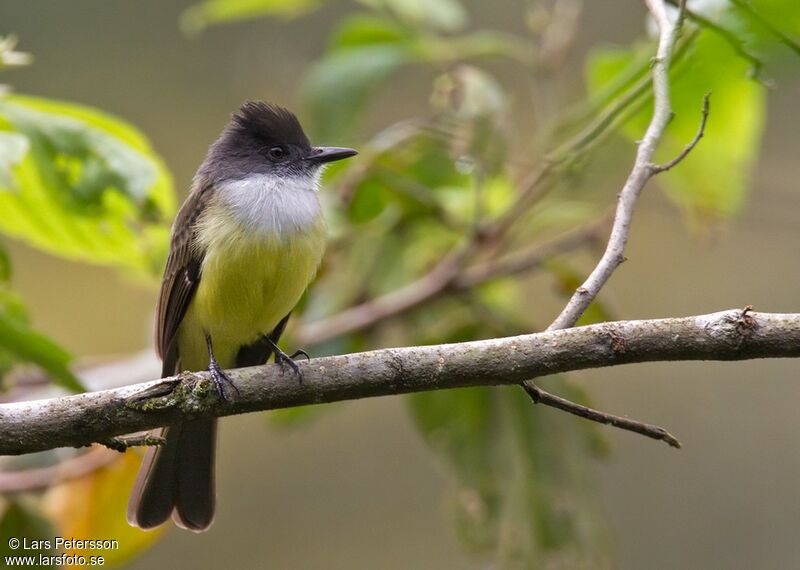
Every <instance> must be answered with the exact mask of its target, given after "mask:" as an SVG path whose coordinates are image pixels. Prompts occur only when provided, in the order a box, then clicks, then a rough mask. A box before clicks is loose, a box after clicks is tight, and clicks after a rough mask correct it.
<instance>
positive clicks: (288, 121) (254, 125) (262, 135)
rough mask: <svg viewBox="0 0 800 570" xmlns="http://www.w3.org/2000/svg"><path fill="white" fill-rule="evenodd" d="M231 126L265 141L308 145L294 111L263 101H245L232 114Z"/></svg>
mask: <svg viewBox="0 0 800 570" xmlns="http://www.w3.org/2000/svg"><path fill="white" fill-rule="evenodd" d="M231 123H232V126H234V127H235V128H236V129H237V130H239V131H240V132H241V133H242V134H248V135H250V136H251V137H253V138H255V139H258V140H261V141H264V142H265V143H287V144H295V145H299V146H304V147H308V146H310V143H309V141H308V137H307V136H306V134H305V133H304V132H303V127H301V126H300V121H298V120H297V117H295V115H294V113H292V112H291V111H289V110H288V109H284V108H283V107H279V106H278V105H272V104H270V103H264V102H263V101H247V102H246V103H245V104H244V105H242V107H241V109H239V111H237V112H236V113H234V114H233V119H232V121H231Z"/></svg>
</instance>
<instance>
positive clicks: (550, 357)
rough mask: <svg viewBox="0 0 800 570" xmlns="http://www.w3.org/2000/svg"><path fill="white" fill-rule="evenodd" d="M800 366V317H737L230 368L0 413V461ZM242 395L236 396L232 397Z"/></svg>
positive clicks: (618, 325) (625, 324) (628, 324)
mask: <svg viewBox="0 0 800 570" xmlns="http://www.w3.org/2000/svg"><path fill="white" fill-rule="evenodd" d="M773 357H800V314H770V313H752V312H748V311H741V310H733V311H724V312H720V313H713V314H710V315H701V316H694V317H684V318H671V319H655V320H643V321H618V322H612V323H605V324H600V325H592V326H587V327H576V328H571V329H568V330H562V331H549V332H544V333H538V334H530V335H523V336H516V337H507V338H500V339H491V340H481V341H474V342H465V343H459V344H446V345H433V346H418V347H408V348H395V349H384V350H376V351H372V352H363V353H357V354H349V355H343V356H331V357H326V358H317V359H314V360H311V361H310V362H301V363H299V366H300V367H301V369H302V371H303V375H304V381H303V382H302V383H299V382H297V381H296V380H295V379H294V378H293V377H291V376H288V375H287V376H284V375H282V374H281V369H280V367H278V366H275V365H266V366H257V367H252V368H242V369H237V370H231V371H229V372H228V373H229V375H230V377H231V379H232V381H233V382H234V383H235V385H236V387H237V388H238V394H236V395H235V396H234V395H233V394H231V395H230V397H229V399H228V400H227V401H223V400H220V399H219V398H218V397H217V395H216V391H215V390H214V388H213V384H212V382H211V380H210V378H209V376H208V373H206V372H202V373H190V372H184V373H182V374H179V375H178V376H174V377H170V378H164V379H161V380H155V381H153V382H148V383H144V384H137V385H133V386H126V387H123V388H117V389H113V390H105V391H102V392H90V393H85V394H79V395H76V396H66V397H62V398H53V399H49V400H38V401H31V402H19V403H14V404H3V405H0V425H2V426H3V429H2V431H0V455H20V454H23V453H32V452H35V451H43V450H47V449H53V448H56V447H66V446H73V447H74V446H85V445H89V444H90V443H92V442H97V441H108V440H110V439H111V438H114V437H117V436H120V435H123V434H126V433H133V432H139V431H143V430H148V429H152V428H155V427H160V426H165V425H170V424H175V423H181V422H186V421H191V420H194V419H198V418H201V417H217V416H228V415H234V414H242V413H246V412H254V411H260V410H272V409H276V408H286V407H292V406H300V405H305V404H319V403H324V402H334V401H340V400H352V399H357V398H366V397H375V396H388V395H394V394H403V393H409V392H419V391H425V390H438V389H444V388H459V387H465V386H490V385H501V384H519V383H521V382H522V381H524V380H526V379H530V378H537V377H540V376H547V375H550V374H556V373H561V372H568V371H572V370H584V369H588V368H596V367H603V366H616V365H620V364H628V363H634V362H653V361H671V360H744V359H752V358H773ZM232 392H234V393H235V392H237V391H232Z"/></svg>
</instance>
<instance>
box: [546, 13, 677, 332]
mask: <svg viewBox="0 0 800 570" xmlns="http://www.w3.org/2000/svg"><path fill="white" fill-rule="evenodd" d="M646 3H647V5H648V7H649V8H650V10H651V12H652V14H653V17H654V18H655V19H656V22H657V23H658V25H659V30H660V35H659V42H658V50H657V52H656V57H655V59H654V61H653V71H652V75H653V93H654V110H653V117H652V119H651V121H650V125H649V126H648V128H647V131H646V132H645V135H644V138H643V139H642V141H641V142H640V143H639V148H638V149H637V152H636V160H635V163H634V166H633V169H632V170H631V173H630V175H629V176H628V179H627V181H626V182H625V186H624V187H623V189H622V192H620V194H619V200H618V202H617V212H616V215H615V217H614V225H613V226H612V228H611V236H610V237H609V240H608V245H607V247H606V251H605V253H604V254H603V256H602V258H601V259H600V261H599V262H598V264H597V266H596V267H595V268H594V270H593V271H592V273H591V274H590V275H589V277H588V278H587V279H586V281H585V282H584V283H583V284H582V285H581V286H580V287H578V289H577V290H576V291H575V294H574V295H573V296H572V297H571V298H570V300H569V302H568V303H567V305H566V306H565V307H564V309H563V310H562V311H561V313H560V314H559V315H558V317H557V318H556V320H555V321H553V323H552V324H551V325H550V326H549V327H548V330H558V329H563V328H568V327H571V326H573V325H574V324H575V323H576V322H577V321H578V319H579V318H580V317H581V315H582V314H583V313H584V311H585V310H586V308H587V307H588V306H589V304H591V302H592V301H593V300H594V298H595V297H596V296H597V294H598V293H599V292H600V289H601V288H602V287H603V286H604V285H605V284H606V282H607V281H608V279H609V278H610V277H611V275H612V274H613V273H614V270H615V269H616V268H617V267H619V265H620V264H621V263H622V262H623V261H625V257H624V251H625V245H626V244H627V242H628V236H629V234H630V229H631V221H632V218H633V210H634V207H635V205H636V201H637V199H638V198H639V195H640V194H641V192H642V190H643V189H644V187H645V184H646V183H647V181H648V180H649V179H650V177H651V176H653V172H652V171H651V169H650V166H651V164H652V160H653V154H654V153H655V150H656V147H657V145H658V143H659V142H660V140H661V138H662V136H663V134H664V130H665V129H666V127H667V124H668V123H669V121H670V118H671V116H672V110H671V105H670V101H669V66H670V61H671V56H672V49H673V47H674V45H675V41H676V39H677V37H678V32H679V28H678V26H677V23H675V24H673V23H672V22H671V21H670V19H669V17H668V16H667V13H666V7H665V6H664V3H663V1H661V0H646ZM678 22H680V18H678Z"/></svg>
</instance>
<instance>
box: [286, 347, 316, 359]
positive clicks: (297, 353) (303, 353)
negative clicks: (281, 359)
mask: <svg viewBox="0 0 800 570" xmlns="http://www.w3.org/2000/svg"><path fill="white" fill-rule="evenodd" d="M298 356H305V358H306V362H308V361H309V360H311V357H310V356H309V355H308V353H307V352H306V351H305V350H303V349H302V348H299V349H297V350H295V351H294V352H293V353H292V355H291V356H290V357H289V358H291V359H292V360H294V359H295V358H297V357H298Z"/></svg>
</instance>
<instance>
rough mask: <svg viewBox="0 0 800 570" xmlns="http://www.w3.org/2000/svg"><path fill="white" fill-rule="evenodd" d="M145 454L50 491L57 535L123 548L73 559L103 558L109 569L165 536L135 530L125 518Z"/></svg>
mask: <svg viewBox="0 0 800 570" xmlns="http://www.w3.org/2000/svg"><path fill="white" fill-rule="evenodd" d="M141 458H142V454H141V453H137V452H134V451H131V452H129V453H125V454H124V455H120V456H119V458H117V459H115V460H114V461H112V462H111V463H109V464H107V465H105V466H103V467H101V468H99V469H96V470H95V471H93V472H92V473H90V474H89V475H87V476H85V477H80V478H77V479H72V480H69V481H66V482H64V483H60V484H58V485H55V486H53V487H51V488H50V489H48V491H47V493H46V494H45V496H44V512H45V513H46V514H47V516H48V518H49V519H50V520H51V521H53V522H54V524H55V527H56V530H57V532H56V533H55V534H54V535H51V536H63V537H69V538H74V539H78V540H89V539H100V540H107V539H114V540H117V541H118V544H119V548H116V549H104V550H102V551H101V552H98V551H97V550H85V549H73V550H69V551H67V552H66V554H68V555H72V556H84V557H86V558H87V559H88V558H89V557H90V556H93V555H94V556H96V555H97V554H102V556H103V557H104V558H105V564H106V565H109V566H111V565H118V564H120V563H122V562H124V561H126V560H128V559H130V558H131V557H133V556H135V555H136V554H138V553H139V552H141V551H143V550H146V549H147V548H149V547H150V546H152V545H153V544H154V543H155V542H156V541H157V540H158V538H159V537H160V535H161V534H162V533H163V532H164V530H165V528H164V527H161V528H158V529H155V530H150V531H144V530H142V529H139V528H135V527H132V526H130V525H129V524H128V521H127V519H126V518H125V511H126V509H127V505H128V489H130V488H131V487H133V482H134V480H135V479H136V474H137V473H138V471H139V465H140V464H141Z"/></svg>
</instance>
